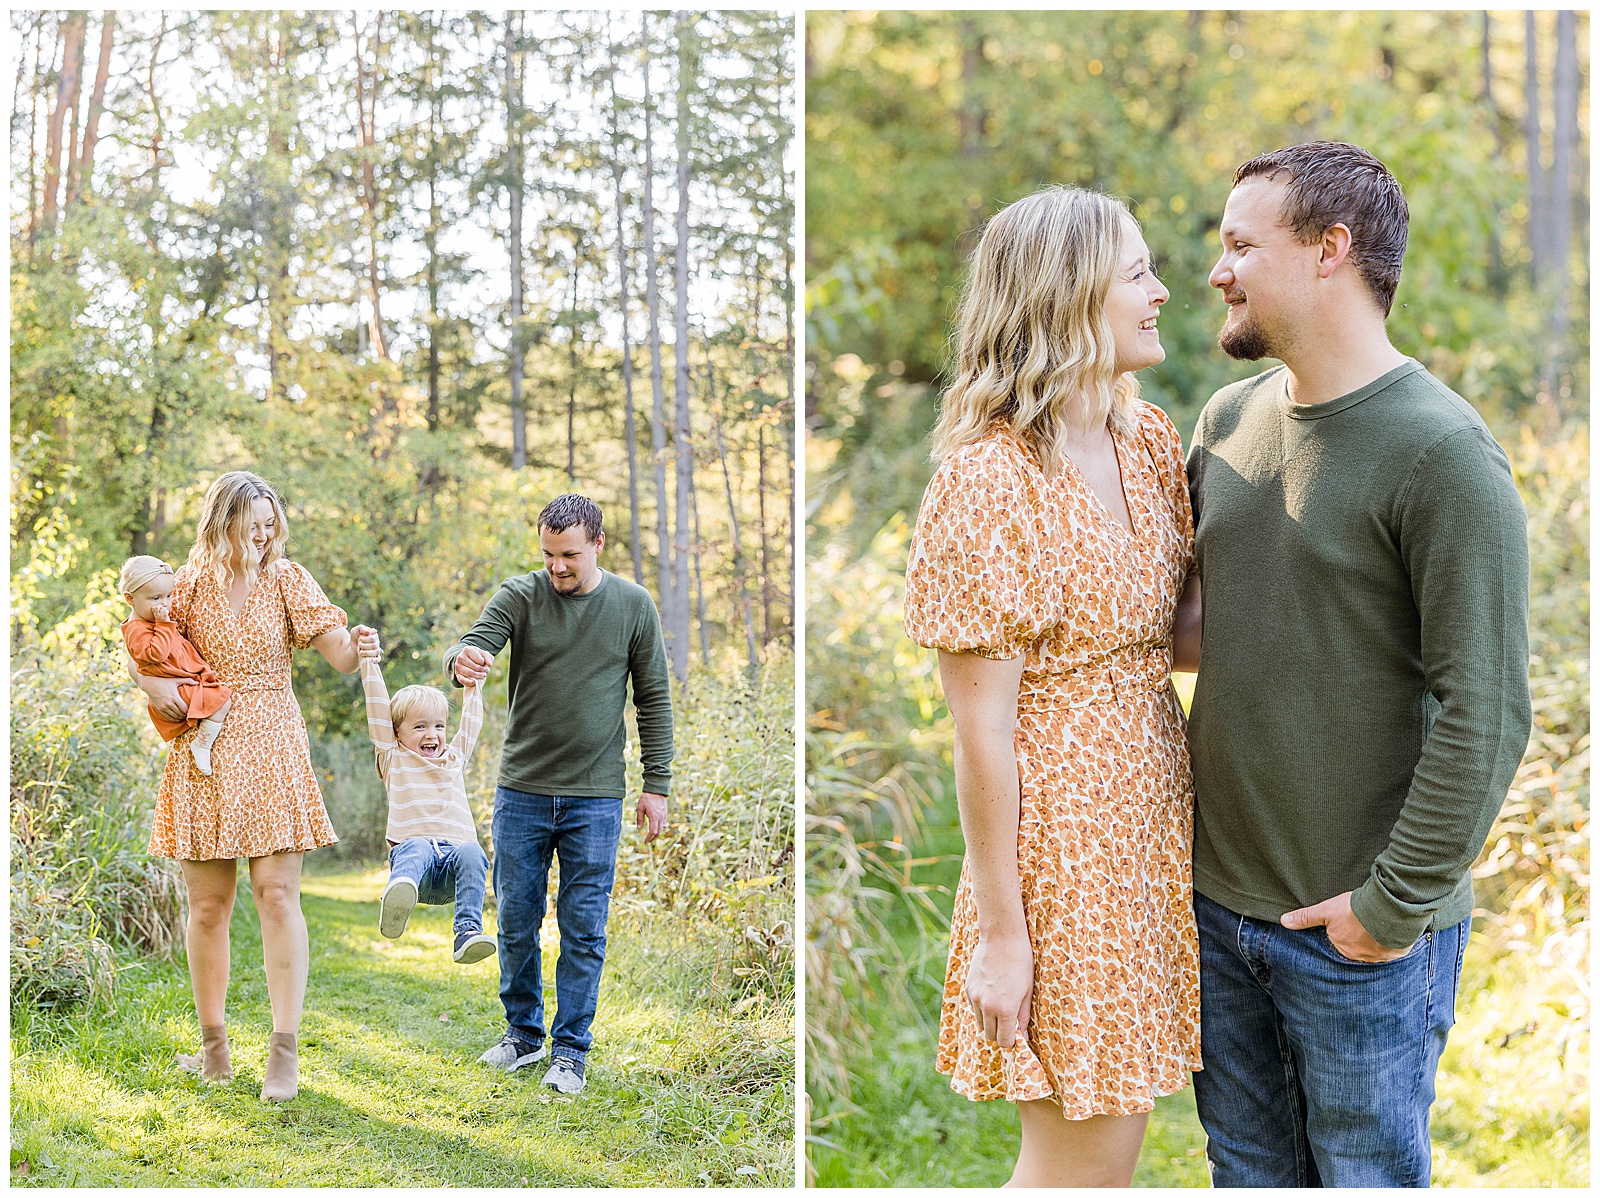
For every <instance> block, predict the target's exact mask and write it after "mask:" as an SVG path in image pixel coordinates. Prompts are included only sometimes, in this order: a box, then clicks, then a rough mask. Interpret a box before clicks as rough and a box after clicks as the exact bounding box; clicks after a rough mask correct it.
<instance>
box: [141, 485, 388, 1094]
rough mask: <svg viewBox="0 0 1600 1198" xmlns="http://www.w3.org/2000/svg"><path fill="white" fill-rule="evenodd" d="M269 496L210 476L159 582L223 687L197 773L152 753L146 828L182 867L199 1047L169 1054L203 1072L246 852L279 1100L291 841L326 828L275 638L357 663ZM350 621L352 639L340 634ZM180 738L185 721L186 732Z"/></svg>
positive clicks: (305, 847)
mask: <svg viewBox="0 0 1600 1198" xmlns="http://www.w3.org/2000/svg"><path fill="white" fill-rule="evenodd" d="M287 540H288V527H287V524H286V521H285V519H284V513H283V503H282V501H281V500H280V499H279V497H278V495H277V493H276V492H275V491H274V490H273V489H272V487H271V486H270V485H269V484H268V483H266V482H265V481H264V480H263V479H261V478H258V477H257V476H256V475H254V474H249V473H246V472H244V471H234V472H232V473H229V474H224V475H223V476H222V477H221V478H219V479H217V481H216V482H214V483H213V484H212V485H211V489H210V490H209V491H207V492H206V497H205V502H204V505H203V507H202V509H201V513H200V526H199V529H198V531H197V533H196V536H195V543H194V547H193V548H192V549H191V550H190V551H189V560H188V562H187V563H186V564H185V565H183V566H182V567H180V568H179V569H178V571H177V574H176V576H175V579H174V587H173V591H172V599H171V607H170V611H169V618H170V619H171V621H172V623H173V624H174V625H176V628H177V631H178V632H179V633H180V634H182V635H183V636H185V637H187V638H188V639H189V640H190V641H191V642H192V643H193V645H194V646H195V648H196V649H197V650H198V651H199V652H200V654H201V656H202V657H203V658H204V659H205V661H206V663H207V664H208V665H210V666H211V668H212V669H213V670H215V671H216V674H217V676H218V677H219V678H220V679H221V680H222V682H223V683H224V684H226V685H227V686H228V687H230V688H231V689H232V691H233V694H234V699H233V707H232V710H231V711H230V712H229V714H228V718H227V721H226V724H225V725H224V727H223V729H222V731H221V733H220V734H219V735H218V736H217V738H216V741H215V744H214V747H213V756H212V758H211V767H212V772H211V774H210V775H205V774H202V773H201V772H200V771H199V770H198V769H197V768H196V767H195V764H194V761H193V759H192V757H191V755H190V754H189V753H188V752H179V751H177V749H178V748H179V747H180V742H183V737H182V736H180V737H179V738H178V740H177V741H175V742H174V752H172V753H171V754H170V755H169V756H168V758H167V764H166V769H165V772H164V773H163V774H162V777H161V790H160V793H159V794H158V796H157V798H156V812H155V824H154V827H153V829H152V831H151V834H150V852H151V854H152V855H154V856H159V857H171V858H176V859H177V860H178V861H179V863H180V864H181V865H182V867H183V879H184V885H185V887H186V889H187V891H188V905H189V916H188V920H187V922H186V925H185V931H184V943H185V946H186V948H187V949H188V955H189V978H190V981H191V983H192V985H193V987H194V1001H195V1011H196V1013H197V1014H198V1015H199V1018H200V1032H201V1052H200V1054H199V1055H198V1056H180V1057H179V1064H180V1065H181V1066H183V1067H184V1068H187V1069H190V1070H192V1071H194V1072H198V1073H199V1074H200V1075H201V1076H202V1077H203V1078H205V1079H206V1080H207V1081H212V1082H225V1081H228V1080H231V1078H232V1077H233V1068H232V1064H231V1062H230V1058H229V1050H228V1034H227V1027H226V1021H225V1016H224V1009H225V1002H226V998H227V992H228V968H229V942H228V925H229V922H230V919H231V917H232V915H233V905H234V897H235V894H236V889H237V864H236V863H237V861H238V859H239V858H240V857H244V858H246V859H247V860H248V861H249V863H250V889H251V895H252V898H253V899H254V901H255V906H256V911H257V913H258V914H259V915H260V918H261V941H262V954H263V957H264V958H265V961H264V964H265V968H266V976H267V993H268V995H269V996H270V998H271V1002H272V1034H271V1036H270V1039H269V1042H268V1050H267V1061H266V1069H265V1079H264V1084H263V1085H262V1087H261V1097H262V1098H263V1099H264V1100H269V1101H279V1102H281V1101H284V1100H286V1099H289V1098H293V1097H294V1096H295V1094H296V1093H297V1092H298V1090H299V1065H298V1053H297V1045H298V1034H299V1030H300V1013H301V1007H302V1005H303V1003H304V1001H305V991H306V978H307V973H308V970H309V961H310V947H309V944H308V943H307V936H306V923H305V917H304V915H303V914H302V913H301V910H300V863H301V856H302V854H304V853H306V852H307V851H309V850H311V849H315V848H320V847H322V846H323V845H329V844H333V843H335V842H336V841H337V840H338V837H337V836H336V835H335V834H334V831H333V825H332V824H331V823H330V822H329V820H328V813H327V810H326V809H325V808H324V806H323V803H322V793H321V791H320V790H319V789H318V787H317V779H316V774H315V772H314V771H313V769H312V766H311V753H310V746H309V745H308V743H307V741H306V731H305V720H304V718H303V717H302V716H301V714H300V707H299V704H298V703H297V702H296V701H295V697H294V691H293V690H292V689H291V687H290V651H291V650H293V649H307V648H311V649H315V650H317V652H318V653H320V654H322V656H323V657H324V658H325V659H326V660H327V661H328V663H329V664H330V665H332V666H333V667H334V669H336V670H338V671H339V672H340V673H342V674H350V673H354V672H355V670H356V669H357V668H358V666H359V664H360V662H359V657H358V653H357V638H359V639H360V640H361V641H362V642H366V641H367V639H368V637H369V636H370V642H371V645H372V646H373V647H374V648H375V647H376V643H377V634H376V633H374V632H372V630H371V629H367V628H362V627H359V626H358V627H357V628H355V629H350V630H347V629H346V627H345V624H346V619H345V613H344V612H343V611H342V610H340V609H339V608H338V607H335V606H334V605H333V604H332V603H330V602H328V599H327V597H326V596H325V595H324V594H323V593H322V588H321V587H319V586H318V585H317V583H316V580H315V579H314V578H312V577H311V574H310V573H309V572H308V571H307V570H306V568H305V567H304V566H301V565H299V564H297V563H295V562H292V561H289V560H288V558H287V557H286V555H285V545H286V542H287ZM352 633H354V634H355V637H354V638H353V637H352ZM129 672H130V673H131V674H132V675H133V677H134V680H135V681H136V682H137V683H138V684H139V686H140V688H141V689H142V690H143V691H144V692H145V694H146V695H147V696H149V699H150V703H151V705H152V706H153V707H154V708H155V709H156V710H157V711H158V712H161V713H162V714H163V715H168V716H170V717H172V718H182V716H183V715H184V714H185V712H184V704H183V701H182V699H181V698H180V697H179V695H178V688H177V683H176V682H174V681H173V680H171V679H167V678H154V677H147V676H145V675H143V674H141V673H140V672H139V670H138V667H137V666H135V665H133V664H132V662H131V660H130V662H129ZM185 735H186V736H193V735H194V733H186V734H185Z"/></svg>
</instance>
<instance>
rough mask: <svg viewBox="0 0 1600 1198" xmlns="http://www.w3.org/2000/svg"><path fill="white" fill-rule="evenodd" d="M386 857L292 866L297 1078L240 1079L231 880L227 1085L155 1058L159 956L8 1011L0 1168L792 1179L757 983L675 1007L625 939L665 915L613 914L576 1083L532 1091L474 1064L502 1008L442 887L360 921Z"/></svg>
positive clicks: (257, 1181)
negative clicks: (590, 1040) (6, 1140)
mask: <svg viewBox="0 0 1600 1198" xmlns="http://www.w3.org/2000/svg"><path fill="white" fill-rule="evenodd" d="M386 877H387V871H386V870H382V869H380V870H372V871H366V872H364V873H360V874H352V875H338V876H332V875H329V876H317V877H307V878H306V879H305V881H304V884H303V887H302V889H303V894H304V908H305V911H306V917H307V922H308V924H309V926H310V929H311V944H312V952H313V968H312V976H311V984H310V987H309V989H308V993H307V1002H306V1015H305V1020H304V1023H303V1024H302V1029H301V1056H300V1060H301V1090H300V1094H299V1096H298V1097H297V1098H296V1099H295V1100H293V1101H292V1102H290V1103H287V1104H285V1105H284V1106H283V1107H281V1108H279V1107H271V1106H266V1105H263V1104H262V1103H261V1102H260V1101H259V1100H258V1098H257V1091H258V1090H259V1087H260V1084H261V1070H262V1065H263V1062H264V1058H265V1051H266V1038H267V1033H268V1031H269V1030H270V1027H271V1022H270V1016H269V1013H268V1009H267V1004H266V993H265V987H264V986H263V985H262V984H261V981H260V974H259V966H258V965H257V962H259V959H260V939H259V932H258V930H257V928H256V926H255V924H254V921H253V911H250V910H249V907H250V904H249V902H248V897H247V896H245V895H241V903H240V910H241V911H242V912H243V913H244V915H243V917H242V918H239V917H236V919H235V923H234V937H233V948H234V978H233V985H232V987H231V990H230V1006H229V1034H230V1039H231V1041H232V1045H233V1060H234V1069H235V1080H234V1082H233V1084H232V1085H231V1086H226V1087H216V1088H212V1087H205V1086H203V1085H202V1084H201V1083H200V1082H199V1081H198V1080H197V1079H194V1078H192V1077H190V1076H188V1075H186V1074H182V1073H179V1072H178V1071H176V1070H175V1069H173V1068H172V1055H173V1053H174V1052H175V1051H193V1049H194V1046H195V1043H196V1042H197V1040H198V1036H197V1033H196V1031H195V1023H194V1012H193V1007H192V1005H191V1003H190V998H189V991H188V984H187V976H186V974H185V973H184V971H183V968H182V966H181V965H180V964H159V963H154V962H143V963H131V964H130V966H129V967H127V968H125V970H124V977H125V981H124V982H123V984H122V985H121V987H120V988H119V993H118V997H117V1000H116V1004H115V1005H114V1006H110V1007H105V1008H102V1009H98V1010H95V1011H93V1012H87V1011H84V1012H80V1013H78V1014H75V1015H70V1016H48V1015H42V1014H38V1013H34V1012H29V1011H27V1010H26V1009H17V1010H14V1012H13V1028H12V1032H13V1036H12V1106H11V1116H12V1160H13V1177H12V1180H13V1184H14V1185H18V1186H32V1185H114V1186H130V1185H131V1186H138V1185H146V1186H150V1185H179V1184H182V1185H208V1186H222V1185H235V1186H252V1185H305V1186H320V1185H361V1186H433V1187H437V1186H442V1185H450V1186H517V1185H529V1186H539V1185H563V1186H613V1185H629V1186H652V1185H695V1184H706V1183H708V1182H709V1183H712V1184H716V1185H757V1184H759V1185H779V1184H789V1183H790V1182H792V1179H793V1160H794V1151H793V1140H792V1128H793V1123H792V1111H793V1091H794V1059H793V1056H794V1040H793V1028H792V1026H791V1025H790V1023H789V1021H788V1020H787V1018H780V1017H778V1016H777V1015H775V1014H773V1013H772V1012H771V1011H769V1010H765V1009H762V1008H761V1007H759V1005H758V1006H757V1007H756V1008H754V1009H752V1010H750V1011H749V1012H748V1013H747V1014H744V1015H736V1014H733V1013H732V1012H731V1011H730V1010H728V1009H726V1008H724V1009H721V1010H716V1009H711V1010H708V1009H704V1008H701V1007H698V1006H697V999H698V998H699V997H703V996H697V995H696V994H694V993H691V992H687V991H686V989H685V988H684V987H682V986H679V985H676V984H673V979H670V978H664V977H660V976H659V973H660V970H659V962H658V961H656V960H655V958H654V957H653V956H652V954H651V952H650V951H649V950H650V946H651V945H652V944H654V943H655V942H656V941H658V940H661V939H662V938H664V937H665V938H666V939H667V940H670V939H671V936H670V935H669V934H668V933H667V932H666V930H665V929H663V928H661V927H654V928H635V927H633V926H631V923H628V922H621V921H618V920H616V919H613V927H612V941H611V959H610V960H608V962H607V981H606V984H605V985H604V986H603V987H602V990H601V1003H600V1011H599V1015H598V1017H597V1019H596V1021H595V1046H594V1050H593V1052H592V1053H591V1055H590V1058H589V1085H588V1087H587V1088H586V1089H585V1091H584V1093H583V1094H582V1095H579V1096H577V1097H576V1098H568V1097H566V1096H563V1095H559V1094H555V1093H554V1092H552V1091H550V1090H548V1089H546V1088H545V1087H544V1086H542V1085H540V1084H539V1083H540V1077H541V1076H542V1068H540V1067H534V1068H527V1069H523V1070H520V1071H518V1072H517V1073H514V1074H505V1073H500V1072H497V1071H494V1070H491V1069H488V1068H487V1067H485V1066H482V1065H479V1064H478V1063H477V1058H478V1055H479V1054H480V1053H481V1052H482V1051H483V1050H484V1049H485V1048H486V1047H488V1046H489V1045H490V1044H492V1043H494V1041H495V1040H496V1039H498V1037H499V1035H500V1032H501V1031H502V1030H503V1028H504V1013H503V1011H502V1009H501V1006H500V1001H499V997H498V973H497V972H496V970H495V968H494V963H493V961H492V960H491V961H489V962H487V963H484V964H482V965H479V966H472V967H463V966H460V965H457V964H455V963H454V962H453V961H452V960H451V959H450V954H449V947H450V909H449V908H448V907H436V908H430V907H418V908H417V910H416V911H415V913H414V914H413V916H412V921H411V924H410V926H409V927H408V928H407V931H406V934H405V936H404V937H403V938H401V939H400V940H398V941H388V940H384V939H383V938H382V937H380V936H379V935H378V932H377V926H376V916H377V899H378V896H379V894H380V893H381V890H382V884H383V881H384V879H385V878H386ZM551 932H552V935H551V936H550V937H549V938H548V940H547V948H548V950H549V951H548V952H547V953H546V958H545V964H546V968H547V970H549V969H553V967H554V963H555V948H556V938H555V936H554V934H553V933H554V929H553V928H552V929H551ZM547 976H548V974H547ZM652 979H654V980H655V981H656V982H659V983H662V984H657V985H651V984H650V982H651V980H652ZM19 1161H23V1162H27V1164H28V1170H27V1171H26V1172H24V1173H21V1174H19V1173H18V1172H17V1162H19ZM741 1169H742V1170H744V1172H740V1170H741Z"/></svg>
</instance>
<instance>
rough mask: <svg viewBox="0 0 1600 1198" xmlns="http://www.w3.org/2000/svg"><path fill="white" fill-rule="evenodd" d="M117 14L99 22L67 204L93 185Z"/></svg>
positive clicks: (113, 11)
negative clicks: (91, 81) (97, 46)
mask: <svg viewBox="0 0 1600 1198" xmlns="http://www.w3.org/2000/svg"><path fill="white" fill-rule="evenodd" d="M116 28H117V14H116V11H115V10H110V11H107V12H106V14H105V16H103V17H102V18H101V19H100V60H99V62H98V63H97V64H96V65H95V71H94V90H93V92H92V93H91V94H90V96H89V115H88V116H87V117H86V118H85V120H84V122H83V146H82V148H81V149H80V150H79V151H78V160H77V161H76V162H75V163H73V165H72V170H71V172H70V173H69V174H68V175H67V203H68V204H71V203H72V202H73V200H75V199H76V198H77V196H78V193H79V192H80V191H81V190H82V189H84V188H86V187H89V186H91V185H92V184H93V182H94V148H95V145H96V144H97V143H98V142H99V141H100V113H101V111H102V110H103V109H104V108H105V100H106V81H107V79H109V78H110V75H111V45H112V41H113V40H114V38H115V37H116Z"/></svg>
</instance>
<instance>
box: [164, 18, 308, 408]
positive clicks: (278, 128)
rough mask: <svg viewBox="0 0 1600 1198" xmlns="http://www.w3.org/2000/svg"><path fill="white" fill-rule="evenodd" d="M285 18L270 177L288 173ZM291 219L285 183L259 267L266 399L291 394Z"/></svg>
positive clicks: (274, 199)
mask: <svg viewBox="0 0 1600 1198" xmlns="http://www.w3.org/2000/svg"><path fill="white" fill-rule="evenodd" d="M286 19H288V18H287V15H286V14H284V13H275V14H273V15H272V18H271V20H272V28H273V38H272V46H273V48H272V51H271V54H272V65H273V67H274V68H275V70H274V72H273V78H274V80H275V83H274V85H273V86H272V87H270V88H269V89H268V97H267V103H268V108H267V155H268V158H269V160H271V164H270V165H269V167H268V170H269V172H270V173H273V174H276V171H277V170H278V169H282V170H283V171H285V172H287V170H288V158H289V127H290V126H289V123H288V122H286V121H285V120H284V110H285V96H284V94H283V93H284V89H285V88H286V86H287V82H286V81H287V79H288V67H289V51H288V45H287V42H288V37H287V34H285V32H284V28H283V23H284V21H285V20H286ZM153 69H154V63H153V62H152V70H153ZM293 220H294V213H293V199H292V196H291V195H290V194H289V189H288V186H287V183H285V184H283V185H282V186H279V185H278V184H276V183H275V184H274V188H273V194H272V196H271V198H270V201H269V212H268V218H267V222H266V230H265V240H266V246H265V247H264V249H265V254H264V258H265V261H264V262H263V266H264V267H265V268H266V275H267V377H268V382H267V394H268V398H270V399H280V400H284V399H287V398H288V391H289V383H288V378H287V363H288V359H289V311H288V308H289V292H290V282H289V257H290V252H289V251H290V246H289V242H290V229H291V228H292V224H293Z"/></svg>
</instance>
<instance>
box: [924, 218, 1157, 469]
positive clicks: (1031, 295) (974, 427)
mask: <svg viewBox="0 0 1600 1198" xmlns="http://www.w3.org/2000/svg"><path fill="white" fill-rule="evenodd" d="M1124 217H1127V219H1129V220H1132V219H1133V214H1132V213H1130V212H1129V211H1128V208H1127V205H1125V204H1123V203H1122V201H1120V200H1117V199H1114V198H1112V197H1111V196H1108V195H1102V194H1100V193H1099V192H1094V191H1085V190H1083V189H1082V188H1078V187H1047V188H1045V189H1044V190H1042V191H1036V192H1034V194H1033V195H1031V196H1027V197H1026V198H1024V199H1020V200H1018V201H1016V202H1015V203H1014V204H1011V205H1009V206H1007V207H1005V208H1002V209H1001V210H1000V211H999V212H997V213H995V214H994V216H993V217H991V218H990V219H989V223H988V224H987V225H985V226H984V230H983V236H982V237H981V238H980V239H979V241H978V248H977V249H976V250H974V251H973V254H972V258H971V261H970V262H969V264H968V267H967V278H966V282H965V284H964V286H963V287H962V292H961V304H960V307H959V308H958V309H957V311H956V320H955V329H954V332H953V334H952V338H951V339H952V341H953V342H954V349H955V358H956V364H955V381H954V382H953V383H951V385H950V387H949V389H948V390H947V391H946V392H945V394H944V401H943V403H941V404H940V406H939V421H938V423H937V424H936V425H935V426H934V429H933V457H934V460H935V461H938V460H940V459H942V458H943V457H945V456H946V455H947V454H949V453H951V452H952V451H953V450H956V449H958V448H960V447H961V446H963V445H968V444H970V443H972V442H973V441H977V440H979V439H980V438H982V437H983V436H984V435H985V433H986V432H987V431H988V430H989V427H990V426H991V425H992V424H993V423H994V422H995V421H996V420H1003V421H1005V422H1006V424H1007V425H1008V426H1009V427H1010V428H1011V429H1012V430H1013V431H1014V432H1015V433H1016V434H1017V436H1018V437H1020V438H1021V439H1022V441H1023V442H1024V443H1025V444H1026V445H1027V446H1028V447H1029V448H1030V449H1032V450H1033V452H1034V454H1035V455H1036V456H1037V457H1038V459H1039V464H1040V465H1041V466H1042V467H1044V470H1045V473H1046V474H1053V473H1055V470H1056V467H1057V466H1058V465H1059V464H1060V461H1061V458H1062V456H1063V454H1064V453H1065V451H1066V446H1065V440H1066V437H1067V435H1068V434H1069V433H1070V432H1071V431H1072V430H1073V426H1074V425H1076V426H1077V429H1078V431H1087V430H1088V429H1091V428H1093V427H1094V426H1095V425H1096V424H1098V423H1099V422H1100V421H1102V420H1104V421H1107V422H1108V423H1109V424H1110V426H1111V427H1112V428H1113V429H1114V430H1116V431H1117V432H1119V433H1131V432H1133V430H1134V428H1135V427H1136V424H1137V419H1138V417H1137V401H1138V398H1139V384H1138V382H1137V381H1136V380H1135V379H1134V377H1133V375H1132V374H1131V373H1124V374H1120V375H1119V374H1118V373H1117V369H1116V362H1117V350H1116V341H1115V338H1114V336H1113V334H1112V331H1111V325H1110V324H1109V322H1107V320H1106V316H1105V301H1106V292H1107V291H1108V290H1109V289H1110V287H1111V284H1112V282H1113V281H1114V280H1115V279H1116V277H1117V272H1118V271H1119V270H1120V269H1121V266H1122V249H1123V246H1122V229H1123V225H1122V220H1123V218H1124Z"/></svg>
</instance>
